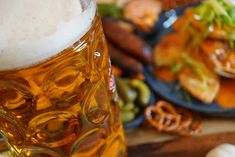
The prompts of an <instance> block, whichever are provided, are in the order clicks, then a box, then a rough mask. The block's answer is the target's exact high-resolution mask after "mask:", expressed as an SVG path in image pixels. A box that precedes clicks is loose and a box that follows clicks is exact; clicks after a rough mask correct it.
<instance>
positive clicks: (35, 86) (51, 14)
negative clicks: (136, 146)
mask: <svg viewBox="0 0 235 157" xmlns="http://www.w3.org/2000/svg"><path fill="white" fill-rule="evenodd" d="M115 90H116V89H115V82H114V77H113V75H112V72H111V66H110V60H109V56H108V52H107V45H106V42H105V38H104V35H103V31H102V25H101V21H100V19H99V17H98V16H97V12H96V4H95V0H0V131H1V132H0V133H1V135H2V137H3V139H5V143H6V145H7V147H8V150H7V153H2V155H0V156H4V157H5V156H10V157H124V156H125V151H126V147H125V140H124V134H123V130H122V125H121V124H120V122H119V108H118V106H117V103H116V102H117V96H116V91H115Z"/></svg>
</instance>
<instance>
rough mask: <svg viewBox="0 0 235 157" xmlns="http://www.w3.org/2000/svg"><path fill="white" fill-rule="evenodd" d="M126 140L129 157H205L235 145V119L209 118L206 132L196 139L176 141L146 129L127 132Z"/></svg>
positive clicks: (206, 120)
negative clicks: (218, 149) (222, 146)
mask: <svg viewBox="0 0 235 157" xmlns="http://www.w3.org/2000/svg"><path fill="white" fill-rule="evenodd" d="M126 138H127V144H128V147H129V156H130V157H148V156H149V157H161V156H163V157H203V156H205V154H206V153H207V152H208V151H209V150H210V149H212V148H213V147H215V146H216V145H218V144H222V143H232V144H235V119H214V118H206V119H204V120H203V131H202V132H201V133H200V134H199V135H197V137H193V138H177V137H175V136H170V135H167V134H162V133H159V132H157V131H156V130H154V129H153V128H149V127H145V126H142V127H139V128H136V129H132V130H128V131H127V132H126ZM187 146H188V147H187ZM176 147H177V149H176ZM185 151H186V152H188V155H186V154H187V153H186V154H185ZM151 152H152V153H153V154H151ZM191 153H193V154H194V155H190V156H189V154H191Z"/></svg>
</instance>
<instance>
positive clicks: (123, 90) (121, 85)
mask: <svg viewBox="0 0 235 157" xmlns="http://www.w3.org/2000/svg"><path fill="white" fill-rule="evenodd" d="M116 82H117V91H118V94H119V96H120V97H121V98H122V100H123V101H124V102H134V101H135V100H136V98H137V95H138V94H137V92H136V91H135V90H133V89H132V88H130V87H129V85H128V84H127V82H126V81H125V80H122V79H120V78H117V79H116Z"/></svg>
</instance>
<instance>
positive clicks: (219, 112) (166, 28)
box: [144, 5, 235, 117]
mask: <svg viewBox="0 0 235 157" xmlns="http://www.w3.org/2000/svg"><path fill="white" fill-rule="evenodd" d="M188 7H193V6H189V5H188V6H183V7H181V8H178V9H173V10H170V11H168V12H166V13H162V14H161V16H160V20H159V22H158V23H157V25H156V27H155V29H154V30H153V32H152V33H151V34H149V35H145V37H144V38H145V39H146V41H147V42H148V43H149V44H150V45H151V46H154V45H156V44H157V43H159V42H160V41H161V39H162V38H164V36H165V35H167V34H169V33H172V32H173V30H172V28H171V26H172V24H173V23H174V22H175V21H176V20H177V19H178V17H179V16H181V15H182V14H183V12H184V10H185V9H186V8H188ZM152 72H153V69H152V67H151V66H147V67H146V68H145V77H146V81H147V83H148V84H149V85H150V87H151V88H152V89H153V91H154V92H155V93H157V94H158V95H160V96H161V97H163V98H165V99H166V100H168V101H170V102H172V103H174V104H176V105H178V106H181V107H184V108H187V109H190V110H193V111H197V112H200V113H203V114H205V115H208V116H216V117H235V108H232V109H223V108H221V107H220V106H219V105H218V104H217V103H216V102H213V103H212V104H210V105H207V104H204V103H202V102H200V101H198V100H196V99H195V98H193V97H190V101H189V100H187V98H188V97H187V96H186V94H185V91H184V90H183V89H180V86H179V84H178V83H177V82H174V83H166V82H163V81H161V80H159V79H157V78H156V77H154V75H153V73H152Z"/></svg>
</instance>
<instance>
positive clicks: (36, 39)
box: [0, 0, 96, 70]
mask: <svg viewBox="0 0 235 157" xmlns="http://www.w3.org/2000/svg"><path fill="white" fill-rule="evenodd" d="M95 12H96V6H95V2H94V1H93V0H91V2H90V3H89V4H88V6H87V7H86V8H85V9H83V6H82V3H81V2H80V0H0V70H10V69H15V68H21V67H27V66H30V65H33V64H36V63H39V62H42V61H44V60H46V59H48V58H51V57H53V56H55V55H56V54H58V53H59V52H61V51H62V50H64V49H65V48H67V47H69V46H71V45H72V44H73V43H75V42H76V41H77V40H79V39H80V38H81V37H82V36H83V35H84V34H85V33H86V32H87V31H88V30H89V28H90V26H91V23H92V21H93V18H94V16H95Z"/></svg>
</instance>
